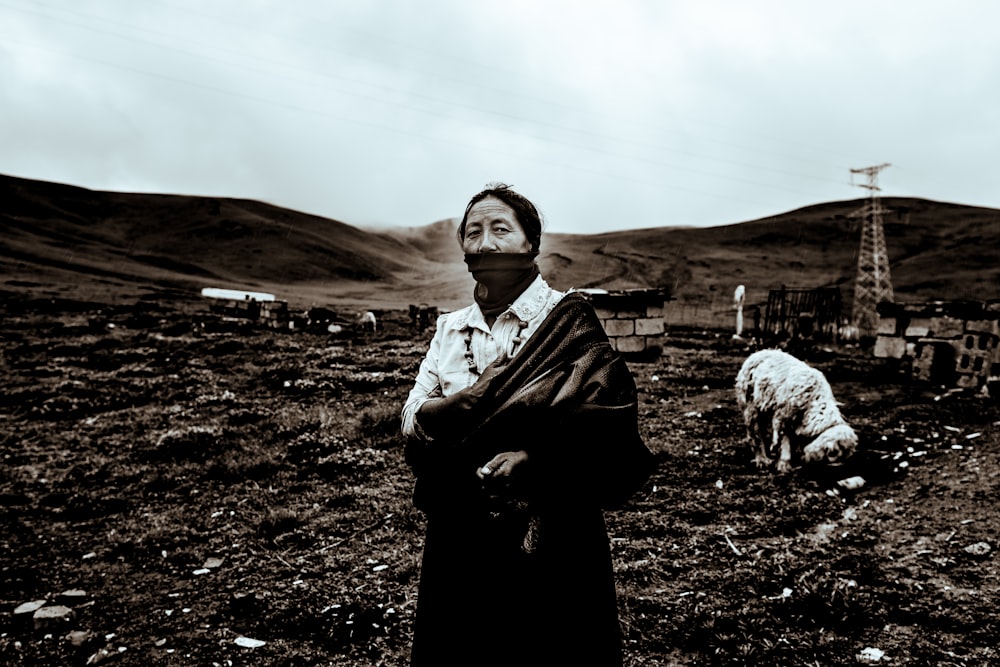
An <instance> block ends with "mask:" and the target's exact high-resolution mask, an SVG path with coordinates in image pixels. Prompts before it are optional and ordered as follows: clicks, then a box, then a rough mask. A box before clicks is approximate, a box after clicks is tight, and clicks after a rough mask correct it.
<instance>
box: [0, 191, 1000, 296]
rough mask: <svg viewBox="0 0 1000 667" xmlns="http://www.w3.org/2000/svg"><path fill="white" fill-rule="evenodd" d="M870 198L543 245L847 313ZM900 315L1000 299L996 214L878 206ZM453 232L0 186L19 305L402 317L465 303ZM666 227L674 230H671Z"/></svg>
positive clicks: (578, 263) (245, 206) (11, 284)
mask: <svg viewBox="0 0 1000 667" xmlns="http://www.w3.org/2000/svg"><path fill="white" fill-rule="evenodd" d="M863 203H864V201H863V200H850V201H839V202H829V203H822V204H816V205H813V206H808V207H805V208H801V209H797V210H794V211H789V212H786V213H781V214H778V215H774V216H771V217H768V218H763V219H759V220H751V221H747V222H742V223H737V224H728V225H720V226H716V227H709V228H689V227H671V226H664V227H659V228H650V229H636V230H629V231H620V232H612V233H605V234H593V235H574V234H546V235H545V236H544V237H543V240H542V255H541V257H540V265H541V268H542V272H543V274H544V275H545V276H546V277H547V278H548V279H549V281H550V282H551V283H552V284H553V286H555V287H557V288H560V289H566V288H569V287H577V288H584V287H597V288H605V289H624V288H634V287H667V288H669V289H670V290H671V291H672V293H673V295H674V298H675V299H676V300H677V302H679V303H686V304H700V305H702V306H704V307H706V308H715V309H717V310H724V309H727V308H729V307H730V306H731V303H732V294H733V290H734V289H735V287H736V286H737V285H740V284H743V285H745V286H746V301H747V303H748V304H751V303H760V302H762V301H763V300H765V299H766V296H767V292H768V290H769V289H771V288H777V287H780V286H781V285H787V286H788V287H794V288H813V287H820V286H840V287H841V289H842V291H843V294H844V298H845V301H846V302H848V303H849V302H850V299H851V293H852V289H853V282H854V278H855V265H856V261H857V251H858V245H859V240H860V227H859V224H860V223H859V221H857V220H855V219H853V217H852V213H853V212H854V211H856V210H858V209H859V208H860V207H861V206H862V205H863ZM882 205H883V207H884V208H886V209H887V210H888V212H887V213H886V214H885V215H884V225H885V235H886V245H887V247H888V251H889V256H890V265H891V274H892V282H893V288H894V291H895V294H896V300H897V301H927V300H944V299H971V300H989V299H996V298H1000V211H998V210H996V209H990V208H981V207H974V206H965V205H958V204H949V203H941V202H935V201H929V200H923V199H916V198H892V197H887V198H883V199H882ZM456 222H457V221H455V220H441V221H437V222H433V223H431V224H427V225H424V226H421V227H408V228H394V229H368V230H365V229H360V228H357V227H353V226H351V225H347V224H345V223H342V222H339V221H336V220H331V219H328V218H323V217H319V216H315V215H310V214H308V213H303V212H298V211H294V210H290V209H286V208H281V207H277V206H272V205H270V204H267V203H263V202H259V201H254V200H247V199H229V198H211V197H193V196H186V195H168V194H131V193H118V192H106V191H95V190H88V189H85V188H79V187H75V186H70V185H63V184H58V183H49V182H44V181H35V180H28V179H23V178H16V177H11V176H3V175H0V226H2V230H3V234H2V236H0V280H2V282H3V286H2V287H0V289H3V290H5V291H7V292H10V293H19V294H23V293H31V294H34V295H36V296H66V297H73V298H88V299H94V300H100V299H105V300H106V299H111V300H122V299H128V298H134V297H140V296H144V295H150V294H163V293H171V294H174V295H175V296H177V295H184V294H190V295H195V296H196V295H197V294H198V291H199V290H200V289H201V288H202V287H205V286H213V287H235V288H241V289H252V290H257V291H270V292H273V293H276V294H278V295H280V296H279V298H283V299H286V300H288V301H289V302H290V304H291V305H293V307H306V306H308V305H309V304H312V303H321V304H328V305H345V306H354V305H366V306H369V307H383V308H397V307H404V308H405V306H406V305H407V304H408V303H415V302H418V301H427V302H428V303H434V304H437V305H439V306H440V307H442V308H445V309H448V308H453V307H457V306H459V305H462V304H464V303H466V302H467V301H468V298H469V296H470V291H471V282H470V279H469V276H468V274H467V272H466V270H465V265H464V263H463V262H462V255H461V252H460V250H459V248H458V246H457V243H456V240H455V228H456ZM664 222H665V224H669V222H670V221H664Z"/></svg>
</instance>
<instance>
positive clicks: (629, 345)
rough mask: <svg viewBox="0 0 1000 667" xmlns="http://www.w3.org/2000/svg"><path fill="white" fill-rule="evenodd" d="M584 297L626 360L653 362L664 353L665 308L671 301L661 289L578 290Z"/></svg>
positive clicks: (613, 344) (612, 342) (614, 345)
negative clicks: (649, 360)
mask: <svg viewBox="0 0 1000 667" xmlns="http://www.w3.org/2000/svg"><path fill="white" fill-rule="evenodd" d="M580 291H581V292H582V293H583V294H585V295H586V296H587V298H588V300H589V301H590V302H591V304H592V305H593V306H594V310H595V311H596V312H597V316H598V317H599V318H601V324H603V325H604V331H605V332H607V334H608V338H609V339H610V340H611V345H612V346H613V347H614V348H615V349H616V350H618V351H619V352H621V353H622V355H623V356H625V357H632V358H644V359H655V358H657V357H659V356H660V354H661V353H662V352H663V337H664V334H665V331H666V327H665V324H664V309H665V304H666V302H667V301H669V300H670V297H669V296H668V294H667V292H666V290H663V289H631V290H615V291H605V290H580Z"/></svg>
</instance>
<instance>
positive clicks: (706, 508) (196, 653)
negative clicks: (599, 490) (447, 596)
mask: <svg viewBox="0 0 1000 667" xmlns="http://www.w3.org/2000/svg"><path fill="white" fill-rule="evenodd" d="M202 315H203V314H202V313H197V312H192V311H190V309H187V310H186V309H184V308H180V307H179V308H177V309H176V310H175V309H172V308H169V307H163V306H162V305H158V306H156V307H155V308H153V307H151V306H150V305H149V304H140V305H139V306H137V307H136V308H129V307H125V306H121V305H118V306H116V307H115V308H110V307H107V306H102V305H100V304H90V303H84V304H80V303H68V302H67V303H64V302H62V301H40V302H37V303H25V302H20V303H17V304H12V305H11V307H8V308H6V309H5V316H4V318H3V320H2V323H0V350H2V355H3V356H2V363H3V366H2V369H0V370H2V372H3V374H4V380H3V383H4V391H3V398H2V399H0V421H2V436H0V445H2V451H3V457H4V466H3V468H2V469H0V500H2V502H3V508H4V511H3V515H2V525H0V531H2V537H0V548H2V549H3V554H4V556H3V566H2V570H0V590H2V591H3V593H2V600H3V607H2V611H3V614H2V616H0V664H5V665H8V664H9V665H84V664H88V661H89V663H90V664H100V663H101V662H104V661H107V663H108V664H116V665H142V666H143V667H152V666H156V665H213V664H218V665H255V666H259V667H269V666H278V665H331V664H337V665H403V664H406V659H407V655H408V646H409V641H410V636H411V635H410V633H411V628H412V620H413V613H414V607H415V595H416V583H417V577H418V574H419V562H420V550H421V543H422V529H423V517H422V516H421V515H420V514H419V513H418V512H416V511H415V510H413V509H412V507H411V506H410V491H411V483H412V479H411V477H410V474H409V471H408V469H407V468H406V466H405V464H404V462H403V456H402V440H401V438H400V436H399V435H398V414H399V409H400V407H401V405H402V401H403V399H404V397H405V396H406V393H407V392H408V390H409V388H410V384H411V382H412V378H413V375H414V373H415V371H416V368H417V366H418V364H419V362H420V359H421V357H422V355H423V353H424V350H425V348H426V345H427V341H428V339H429V335H430V334H429V332H428V333H425V334H420V335H418V334H416V333H415V332H412V331H410V330H409V328H408V327H409V322H408V315H407V314H406V313H392V312H386V313H381V314H380V315H381V316H380V319H379V322H380V325H381V326H382V329H381V330H380V331H379V332H378V333H376V334H375V335H374V336H373V337H370V338H353V337H352V338H346V339H337V338H334V337H332V336H328V335H322V334H318V333H311V332H294V333H293V332H277V331H271V330H267V329H257V328H253V327H247V326H230V327H223V326H217V327H212V326H200V325H196V324H195V323H196V322H197V321H198V318H199V317H201V316H202ZM111 325H114V326H111ZM686 334H689V335H686ZM746 353H747V351H746V350H745V349H742V348H738V347H733V346H732V344H731V343H729V342H728V341H727V340H726V337H725V336H724V335H723V334H715V333H712V332H705V331H691V332H683V331H677V332H672V334H671V336H669V337H668V344H667V347H666V348H665V349H664V352H663V355H662V356H661V357H660V358H659V359H656V360H654V361H649V362H644V363H640V362H634V363H632V364H630V365H631V367H632V369H633V371H634V373H635V376H636V378H637V382H638V384H639V388H640V401H641V405H640V409H641V420H642V421H641V426H642V429H643V434H644V436H645V438H646V441H647V443H648V444H649V446H650V447H651V449H653V451H654V452H655V453H656V456H657V460H658V463H659V465H658V468H657V470H656V472H655V473H654V475H653V476H652V478H651V479H650V480H649V482H648V483H647V484H646V486H645V487H644V488H643V489H642V490H641V491H640V492H639V493H638V494H637V495H636V496H635V497H634V498H633V499H632V501H631V502H630V503H629V504H628V505H627V506H626V507H624V508H622V509H620V510H617V511H614V512H610V513H609V514H608V523H609V528H610V531H611V535H612V538H613V554H614V558H615V566H616V570H617V575H618V583H619V593H620V608H621V619H622V627H623V630H624V633H625V637H626V642H627V643H626V648H627V656H628V662H629V664H631V665H637V666H639V665H643V666H644V665H714V664H719V665H721V664H747V665H851V664H858V663H859V662H860V663H865V662H869V663H874V662H883V663H885V664H890V665H902V664H912V665H985V664H994V663H996V662H998V661H1000V655H998V649H997V648H996V638H997V637H998V636H1000V628H998V621H997V614H996V607H997V602H998V585H1000V584H998V569H997V561H996V549H997V546H998V545H997V541H996V537H995V536H996V534H997V532H998V524H1000V520H998V512H997V509H998V508H997V500H996V499H997V497H998V489H997V485H998V480H1000V461H998V458H1000V441H998V439H1000V436H998V427H1000V409H998V406H997V404H996V402H995V401H993V400H990V399H989V398H987V397H984V396H982V395H968V394H949V395H936V394H934V393H932V392H930V391H928V390H927V389H926V388H923V387H917V386H911V385H910V384H908V383H907V382H906V381H905V380H904V379H903V378H904V376H903V375H901V374H900V373H899V372H898V369H894V368H891V367H889V366H887V365H886V364H885V363H884V362H882V361H880V360H875V359H872V358H871V357H870V356H868V355H867V354H866V353H865V352H863V351H861V350H858V349H852V348H843V349H841V348H838V349H828V350H821V351H817V356H816V357H815V358H814V359H813V360H812V362H813V363H814V364H815V365H817V366H818V367H820V368H821V369H822V370H824V372H826V373H827V374H828V377H829V378H830V380H831V382H832V384H833V387H834V393H835V394H836V395H837V397H838V399H839V400H840V401H842V403H843V408H842V409H843V411H844V414H845V415H846V416H847V417H848V419H849V420H850V421H851V422H852V423H853V424H854V425H855V426H856V428H857V429H858V431H859V433H860V434H861V438H862V449H861V451H860V452H859V454H858V456H857V457H855V459H854V460H853V461H850V462H848V464H847V465H846V466H845V467H844V468H841V469H838V470H835V471H831V470H814V471H810V470H801V469H800V470H797V471H795V472H794V473H792V474H790V475H787V476H780V477H779V476H775V475H773V474H763V473H759V472H758V471H756V470H755V469H754V467H753V465H752V463H751V460H750V458H751V457H750V454H749V452H748V451H747V449H746V447H745V445H744V433H743V428H742V425H741V423H740V420H739V414H738V412H737V411H736V408H735V401H734V400H733V397H732V395H731V394H732V389H731V387H732V383H733V378H734V377H735V375H736V372H737V370H738V368H739V365H740V363H741V362H742V359H743V358H744V357H745V355H746ZM849 475H862V476H864V477H866V479H867V480H868V483H867V484H866V485H865V486H864V487H862V488H861V489H858V490H856V491H852V492H849V491H846V490H843V489H840V488H839V487H838V486H837V481H838V480H839V479H843V478H844V477H846V476H849ZM74 590H75V591H82V594H74V595H65V593H66V592H68V591H74ZM61 596H62V597H61ZM34 600H45V601H46V602H47V605H48V606H54V605H56V604H57V603H60V601H63V600H68V602H65V604H67V605H68V606H70V608H71V609H72V610H73V613H72V615H71V618H70V619H68V620H66V621H64V622H61V623H59V622H54V623H52V624H50V625H46V626H44V627H39V628H35V627H34V624H33V622H32V619H31V614H30V613H29V614H15V613H14V611H15V609H16V608H17V607H18V606H19V605H21V604H23V603H26V602H31V601H34ZM241 637H244V638H251V639H256V640H261V641H263V642H265V643H264V644H263V645H261V646H259V647H256V648H245V647H242V646H240V645H239V644H238V643H237V641H236V640H237V639H238V638H241ZM880 655H881V656H882V658H881V660H880V661H876V658H877V657H878V656H880Z"/></svg>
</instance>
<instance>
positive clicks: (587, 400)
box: [408, 293, 653, 513]
mask: <svg viewBox="0 0 1000 667" xmlns="http://www.w3.org/2000/svg"><path fill="white" fill-rule="evenodd" d="M480 382H485V383H487V384H486V385H485V386H484V387H477V389H481V398H479V399H478V400H476V402H475V404H474V406H472V407H471V408H468V409H464V410H462V413H461V414H456V415H455V419H454V422H455V424H456V426H455V428H454V429H453V430H452V432H451V433H450V434H449V436H448V437H446V438H443V439H439V440H435V441H434V442H431V443H429V444H428V443H414V444H412V445H411V446H410V450H409V451H408V461H409V463H410V465H411V466H412V467H413V469H414V473H415V474H416V476H417V488H416V491H415V498H414V502H415V504H416V505H417V507H419V508H420V509H423V510H425V511H427V512H431V513H433V512H434V511H437V510H440V511H447V510H448V509H449V508H455V504H456V503H457V504H459V505H461V506H462V509H463V510H468V509H469V507H468V506H467V503H469V502H474V501H475V500H476V499H477V498H478V496H480V495H481V492H480V484H479V480H478V478H476V476H475V470H476V469H477V468H478V467H479V466H482V465H483V464H484V463H486V462H487V461H489V460H490V459H491V458H492V457H493V456H494V455H496V454H498V453H500V452H502V451H510V450H515V449H524V450H526V451H527V452H528V454H529V456H530V458H531V463H530V466H531V470H532V473H531V480H532V483H531V486H532V487H534V488H533V489H531V495H532V496H533V497H535V498H538V499H541V500H543V501H544V502H549V503H560V502H567V501H568V502H573V503H579V502H584V503H592V504H596V505H597V506H599V507H602V508H605V509H609V508H613V507H616V506H618V505H621V504H622V503H624V502H625V501H626V500H627V499H628V498H629V497H630V496H631V495H632V494H633V493H635V491H637V490H638V489H639V487H640V486H642V484H643V483H644V482H645V481H646V479H647V477H648V476H649V474H650V473H651V471H652V465H653V460H652V459H653V457H652V454H651V453H650V452H649V450H648V449H647V448H646V446H645V444H644V443H643V442H642V439H641V437H640V435H639V428H638V405H637V397H636V385H635V379H634V378H633V376H632V373H631V371H630V370H629V368H628V366H627V365H626V364H625V362H624V360H623V359H622V358H621V356H620V355H619V354H618V353H617V352H616V351H615V350H614V349H613V348H612V347H611V344H610V343H609V341H608V337H607V334H606V333H605V332H604V328H603V327H602V325H601V322H600V320H599V319H598V318H597V314H596V313H595V312H594V309H593V308H592V307H591V305H590V303H589V302H588V301H587V300H586V298H585V297H584V296H583V295H581V294H576V293H570V294H568V295H566V296H565V297H563V299H562V300H560V302H559V303H558V304H556V306H555V307H554V308H553V310H552V312H551V313H550V314H549V316H548V317H547V318H546V319H545V320H544V321H543V322H542V324H541V325H540V327H539V328H538V330H537V331H536V332H535V333H534V335H532V336H531V337H530V338H529V339H528V340H527V341H526V342H525V343H524V345H523V346H522V348H521V349H520V350H519V351H518V353H517V354H516V355H515V356H514V358H513V359H511V360H510V361H509V362H507V364H506V365H505V366H504V367H503V368H502V369H501V370H500V371H499V372H498V373H497V374H495V375H493V376H492V377H489V378H485V377H484V378H483V379H481V380H480ZM512 436H513V437H512ZM564 494H568V495H569V496H570V497H565V496H564Z"/></svg>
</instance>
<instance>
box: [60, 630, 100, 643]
mask: <svg viewBox="0 0 1000 667" xmlns="http://www.w3.org/2000/svg"><path fill="white" fill-rule="evenodd" d="M93 638H94V633H92V632H88V631H86V630H74V631H73V632H71V633H69V634H68V635H66V641H68V642H69V643H70V644H72V645H73V646H76V647H80V646H83V645H84V644H86V643H87V642H89V641H90V640H91V639H93Z"/></svg>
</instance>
